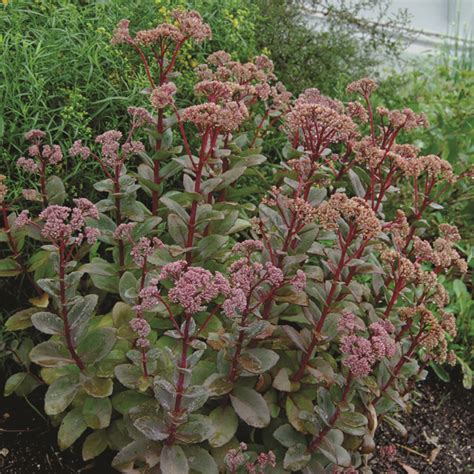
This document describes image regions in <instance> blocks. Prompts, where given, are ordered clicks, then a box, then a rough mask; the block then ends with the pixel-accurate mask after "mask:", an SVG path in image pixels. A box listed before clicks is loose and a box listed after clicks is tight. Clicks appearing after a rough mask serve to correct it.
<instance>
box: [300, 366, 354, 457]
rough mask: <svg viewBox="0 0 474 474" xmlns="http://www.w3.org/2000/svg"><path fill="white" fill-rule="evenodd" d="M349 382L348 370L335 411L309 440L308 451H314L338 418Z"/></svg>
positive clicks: (349, 374) (349, 385)
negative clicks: (325, 424)
mask: <svg viewBox="0 0 474 474" xmlns="http://www.w3.org/2000/svg"><path fill="white" fill-rule="evenodd" d="M351 382H352V374H351V372H350V371H349V373H348V374H347V377H346V383H345V386H344V391H343V392H342V397H341V401H340V402H339V403H338V404H337V406H336V411H335V412H334V413H333V415H332V416H331V418H330V420H329V422H328V424H327V426H325V427H324V428H323V429H322V430H321V431H320V432H319V434H318V435H317V436H315V437H314V438H313V440H312V441H311V443H310V445H309V447H308V452H310V453H313V452H314V451H316V450H317V449H318V448H319V446H320V445H321V443H322V442H323V440H324V438H325V437H326V435H327V434H328V433H329V431H330V430H331V429H332V428H333V426H334V424H335V423H336V421H337V420H338V418H339V416H340V414H341V404H343V403H344V402H345V401H346V399H347V395H348V394H349V390H350V388H351Z"/></svg>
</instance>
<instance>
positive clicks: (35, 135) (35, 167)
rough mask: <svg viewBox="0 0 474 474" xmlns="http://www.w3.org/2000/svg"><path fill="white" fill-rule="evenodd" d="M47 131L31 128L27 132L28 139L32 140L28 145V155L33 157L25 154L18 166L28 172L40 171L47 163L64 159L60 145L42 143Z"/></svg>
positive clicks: (18, 161)
mask: <svg viewBox="0 0 474 474" xmlns="http://www.w3.org/2000/svg"><path fill="white" fill-rule="evenodd" d="M45 136H46V133H44V132H42V131H41V130H31V131H29V132H28V133H26V134H25V138H26V140H28V141H30V142H31V145H30V146H29V147H28V155H29V156H30V157H31V158H25V157H24V156H22V157H20V158H18V160H17V162H16V164H17V166H18V167H20V168H22V169H24V170H25V171H27V172H28V173H34V174H35V173H39V172H41V170H42V167H44V166H46V165H57V164H58V163H59V162H60V161H62V159H63V153H62V151H61V147H60V146H59V145H41V142H42V140H43V138H44V137H45ZM32 158H37V159H38V160H40V162H41V164H42V166H41V167H40V165H39V164H38V163H37V162H35V160H33V159H32Z"/></svg>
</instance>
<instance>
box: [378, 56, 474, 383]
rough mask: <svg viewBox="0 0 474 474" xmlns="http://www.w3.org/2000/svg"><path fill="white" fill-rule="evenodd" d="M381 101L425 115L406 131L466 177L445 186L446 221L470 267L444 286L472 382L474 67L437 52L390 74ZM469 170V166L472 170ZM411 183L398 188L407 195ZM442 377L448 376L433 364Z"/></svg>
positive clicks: (460, 353)
mask: <svg viewBox="0 0 474 474" xmlns="http://www.w3.org/2000/svg"><path fill="white" fill-rule="evenodd" d="M380 95H381V96H382V99H381V101H380V103H381V104H384V105H386V106H387V107H403V106H408V107H411V108H412V109H414V110H416V111H423V112H425V113H426V114H427V116H428V119H429V122H430V127H429V128H428V129H427V130H425V131H423V133H419V132H418V131H416V130H415V131H413V132H412V133H410V136H411V140H412V141H414V143H415V144H416V145H417V146H419V147H421V148H422V150H423V153H424V154H431V153H439V154H440V156H442V157H443V158H444V159H446V160H447V161H449V162H450V163H451V164H452V166H453V168H454V169H455V171H456V173H458V174H463V173H465V174H466V175H467V177H466V178H465V179H464V180H461V181H459V182H458V183H457V185H456V186H454V187H452V188H450V189H449V195H448V197H447V199H446V202H447V203H449V209H450V215H449V219H450V222H453V223H455V224H456V225H457V226H458V227H459V229H460V232H461V235H462V236H463V240H462V241H461V242H459V245H458V249H459V250H460V251H461V252H462V253H463V254H464V255H465V257H466V258H467V260H468V264H469V272H468V274H467V275H466V276H464V278H461V276H460V275H459V279H458V280H456V281H454V282H453V283H452V284H449V285H447V288H448V291H449V294H450V300H451V302H452V303H451V305H452V310H453V311H454V312H455V313H456V314H458V335H457V337H456V339H455V341H454V343H453V344H452V348H453V349H454V350H455V351H456V354H457V356H458V359H459V361H460V364H461V367H462V369H463V372H464V385H465V387H467V388H470V387H471V386H472V366H473V356H474V354H473V350H472V348H473V346H474V327H473V323H472V321H473V316H474V301H473V296H474V288H473V287H474V285H473V283H474V272H473V268H474V258H473V255H474V236H473V233H472V229H473V228H474V191H473V188H472V177H470V176H472V169H473V167H474V70H473V69H472V63H469V62H467V61H465V60H463V58H462V57H461V58H459V59H457V58H453V57H452V56H449V55H447V54H443V53H441V54H437V55H434V56H432V57H429V58H426V59H425V60H424V61H419V60H417V61H416V63H414V64H413V65H411V67H407V68H406V69H405V70H404V71H403V72H399V73H395V74H392V75H391V76H390V77H388V78H387V80H385V81H384V82H383V83H382V85H381V88H380ZM470 170H471V171H470ZM410 192H411V190H410V189H409V188H406V189H403V188H402V193H405V194H407V195H408V194H409V193H410ZM433 212H434V218H435V219H436V220H437V221H438V222H439V223H442V222H444V219H445V218H446V216H445V215H443V212H442V210H441V209H438V210H436V209H435V210H434V211H433ZM433 368H434V370H435V371H436V373H437V374H438V375H439V376H440V377H441V378H442V379H443V380H449V375H448V374H447V373H446V372H444V371H443V370H442V369H440V368H439V367H433Z"/></svg>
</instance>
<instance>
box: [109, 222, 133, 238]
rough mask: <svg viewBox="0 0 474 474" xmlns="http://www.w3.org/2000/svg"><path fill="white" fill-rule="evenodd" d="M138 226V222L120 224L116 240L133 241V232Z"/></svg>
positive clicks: (115, 233) (116, 232)
mask: <svg viewBox="0 0 474 474" xmlns="http://www.w3.org/2000/svg"><path fill="white" fill-rule="evenodd" d="M135 226H136V222H129V223H127V224H125V223H124V224H120V225H118V226H117V228H116V229H115V230H114V239H115V240H132V232H133V229H134V228H135Z"/></svg>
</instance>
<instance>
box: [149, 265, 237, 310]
mask: <svg viewBox="0 0 474 474" xmlns="http://www.w3.org/2000/svg"><path fill="white" fill-rule="evenodd" d="M168 278H169V279H171V280H173V281H174V286H173V288H171V290H169V292H168V297H169V299H170V300H171V301H172V302H173V303H177V304H179V305H180V306H182V307H183V309H184V311H185V312H186V314H190V315H192V314H196V313H198V312H199V311H204V310H205V309H206V304H207V303H210V302H211V301H212V300H213V299H215V298H217V296H219V295H220V294H224V295H226V294H228V293H229V282H228V281H227V280H226V278H225V277H224V276H223V275H222V274H221V273H219V272H216V273H215V275H213V274H212V273H211V272H210V271H209V270H205V269H204V268H201V267H188V264H187V262H186V261H185V260H179V261H177V262H172V263H168V264H166V265H164V266H163V268H162V270H161V272H160V276H159V278H158V279H153V280H151V281H150V284H149V286H147V287H146V288H144V289H143V290H142V291H141V292H140V297H141V298H142V307H143V309H151V308H153V307H154V306H156V305H157V304H158V303H159V300H160V294H159V290H158V289H157V285H158V282H159V280H165V279H168Z"/></svg>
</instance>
